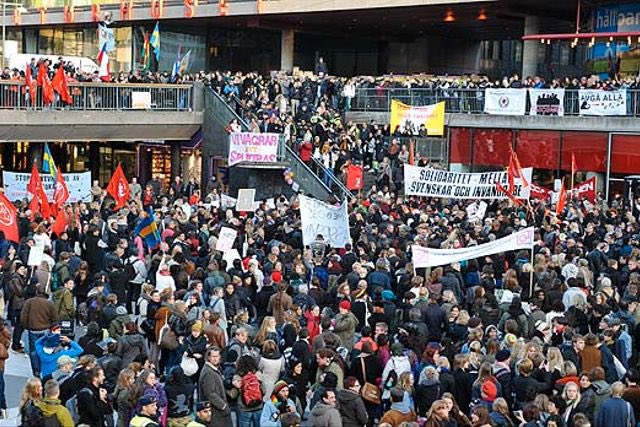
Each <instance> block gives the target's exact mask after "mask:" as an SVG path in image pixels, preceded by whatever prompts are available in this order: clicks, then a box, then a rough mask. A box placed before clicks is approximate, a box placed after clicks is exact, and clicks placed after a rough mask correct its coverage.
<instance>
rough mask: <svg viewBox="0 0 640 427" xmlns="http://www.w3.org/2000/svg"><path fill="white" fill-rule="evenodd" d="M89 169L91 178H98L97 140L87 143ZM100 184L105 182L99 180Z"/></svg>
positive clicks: (98, 145)
mask: <svg viewBox="0 0 640 427" xmlns="http://www.w3.org/2000/svg"><path fill="white" fill-rule="evenodd" d="M105 166H106V165H105ZM107 167H108V166H107ZM89 170H90V171H91V179H92V180H96V179H100V143H99V142H90V143H89ZM100 184H102V185H105V184H106V182H101V183H100Z"/></svg>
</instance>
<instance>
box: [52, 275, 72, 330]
mask: <svg viewBox="0 0 640 427" xmlns="http://www.w3.org/2000/svg"><path fill="white" fill-rule="evenodd" d="M74 286H75V281H74V280H73V277H67V279H66V280H65V281H64V282H62V286H60V287H59V288H58V289H57V290H55V291H54V292H53V305H54V306H55V307H56V312H57V313H58V319H59V320H67V321H73V320H74V319H75V317H76V307H75V305H74V303H73V287H74Z"/></svg>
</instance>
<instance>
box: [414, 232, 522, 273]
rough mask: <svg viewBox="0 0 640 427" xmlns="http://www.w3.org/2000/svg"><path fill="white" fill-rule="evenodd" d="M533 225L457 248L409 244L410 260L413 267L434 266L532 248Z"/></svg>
mask: <svg viewBox="0 0 640 427" xmlns="http://www.w3.org/2000/svg"><path fill="white" fill-rule="evenodd" d="M533 243H534V241H533V227H529V228H525V229H524V230H520V231H518V232H515V233H513V234H510V235H509V236H506V237H503V238H501V239H497V240H494V241H493V242H489V243H483V244H482V245H477V246H469V247H466V248H458V249H432V248H425V247H424V246H419V245H411V253H412V261H413V266H414V267H415V268H425V267H435V266H438V265H447V264H451V263H453V262H460V261H467V260H470V259H475V258H480V257H483V256H488V255H493V254H497V253H502V252H507V251H515V250H519V249H531V248H533Z"/></svg>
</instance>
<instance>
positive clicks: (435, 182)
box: [404, 164, 533, 199]
mask: <svg viewBox="0 0 640 427" xmlns="http://www.w3.org/2000/svg"><path fill="white" fill-rule="evenodd" d="M532 171H533V169H532V168H523V169H522V173H523V174H524V177H525V179H526V180H527V183H530V182H531V174H532ZM496 182H498V183H500V184H501V185H502V186H503V187H505V188H506V187H507V186H508V185H509V181H508V175H507V172H506V171H497V172H483V173H463V172H449V171H445V170H439V169H432V168H421V167H419V166H411V165H409V164H405V165H404V194H406V195H407V196H426V197H443V198H447V199H506V198H507V196H506V195H505V194H504V193H502V192H499V191H498V189H497V187H496ZM529 192H530V186H526V187H525V186H524V185H523V182H522V180H521V179H519V178H516V180H515V189H514V195H515V197H516V198H517V199H528V198H529V196H530V194H529Z"/></svg>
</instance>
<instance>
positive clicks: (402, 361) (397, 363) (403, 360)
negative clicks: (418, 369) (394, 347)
mask: <svg viewBox="0 0 640 427" xmlns="http://www.w3.org/2000/svg"><path fill="white" fill-rule="evenodd" d="M392 370H393V371H395V372H396V375H397V377H398V378H400V375H402V373H404V372H411V363H410V362H409V358H408V357H407V356H391V359H389V361H388V362H387V364H386V365H385V367H384V371H382V384H383V385H384V384H385V383H386V382H387V379H388V378H389V374H390V373H391V371H392ZM389 397H390V390H389V389H387V388H385V390H384V391H383V392H382V398H383V399H389Z"/></svg>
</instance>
